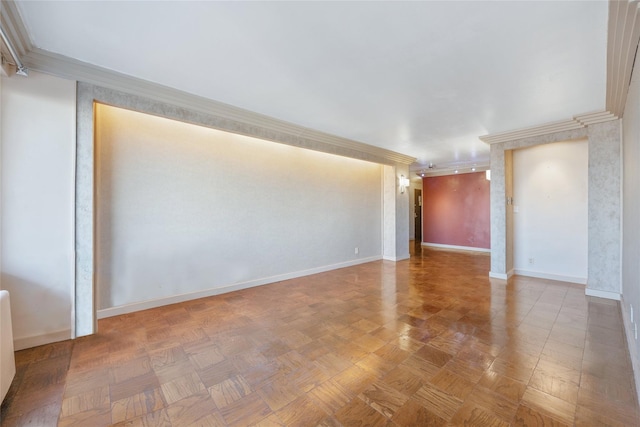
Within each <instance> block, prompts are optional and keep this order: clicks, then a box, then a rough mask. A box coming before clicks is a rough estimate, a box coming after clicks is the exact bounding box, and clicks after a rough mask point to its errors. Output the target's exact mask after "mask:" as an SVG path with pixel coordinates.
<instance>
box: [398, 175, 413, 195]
mask: <svg viewBox="0 0 640 427" xmlns="http://www.w3.org/2000/svg"><path fill="white" fill-rule="evenodd" d="M410 184H411V182H409V178H405V177H404V175H400V192H401V193H404V190H405V189H406V188H407V187H408V186H409V185H410Z"/></svg>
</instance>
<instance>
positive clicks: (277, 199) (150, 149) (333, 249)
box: [96, 105, 382, 311]
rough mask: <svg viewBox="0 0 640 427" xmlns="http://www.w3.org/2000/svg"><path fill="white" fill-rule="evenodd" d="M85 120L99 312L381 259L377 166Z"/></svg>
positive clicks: (114, 116)
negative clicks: (91, 146)
mask: <svg viewBox="0 0 640 427" xmlns="http://www.w3.org/2000/svg"><path fill="white" fill-rule="evenodd" d="M96 117H97V119H96V144H97V149H96V150H97V151H96V153H97V159H98V164H97V169H96V171H97V172H96V176H97V188H98V196H97V203H98V209H97V212H98V214H97V215H98V217H97V221H96V223H97V226H98V230H97V248H98V250H97V252H98V253H97V257H96V259H97V286H98V295H99V296H98V307H99V309H102V310H103V311H104V310H105V309H110V308H112V307H119V306H125V305H127V304H137V303H140V302H143V301H149V300H157V299H163V298H170V297H171V296H175V295H180V294H190V293H198V292H201V291H207V290H212V289H219V288H227V287H229V286H235V285H238V284H240V285H242V284H248V285H251V284H260V283H261V282H264V281H265V280H266V281H272V280H274V279H277V278H280V277H286V276H287V275H291V274H294V275H295V274H299V273H304V272H311V271H314V270H315V269H325V268H327V267H331V268H333V267H336V266H340V265H349V264H352V263H358V262H362V261H365V260H371V259H379V258H380V257H381V255H382V233H381V230H382V226H381V224H382V167H381V166H380V165H378V164H374V163H369V162H364V161H360V160H355V159H348V158H344V157H339V156H334V155H330V154H325V153H319V152H315V151H309V150H304V149H300V148H296V147H291V146H286V145H282V144H277V143H272V142H266V141H262V140H259V139H255V138H250V137H245V136H240V135H235V134H229V133H226V132H221V131H216V130H213V129H208V128H204V127H199V126H195V125H190V124H186V123H181V122H176V121H172V120H168V119H163V118H159V117H155V116H151V115H146V114H141V113H137V112H132V111H129V110H124V109H118V108H113V107H107V106H103V105H99V106H98V108H97V115H96ZM355 247H358V249H359V253H358V254H355V250H354V249H355Z"/></svg>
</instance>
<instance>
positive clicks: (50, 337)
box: [13, 329, 71, 351]
mask: <svg viewBox="0 0 640 427" xmlns="http://www.w3.org/2000/svg"><path fill="white" fill-rule="evenodd" d="M68 339H71V329H63V330H61V331H56V332H47V333H46V334H42V335H33V336H30V337H23V338H15V337H14V339H13V347H14V350H15V351H18V350H24V349H25V348H31V347H37V346H39V345H45V344H51V343H53V342H58V341H65V340H68Z"/></svg>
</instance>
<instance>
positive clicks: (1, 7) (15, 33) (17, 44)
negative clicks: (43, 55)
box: [0, 0, 33, 57]
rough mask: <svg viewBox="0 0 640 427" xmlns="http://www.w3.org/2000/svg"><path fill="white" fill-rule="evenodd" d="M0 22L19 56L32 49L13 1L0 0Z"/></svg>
mask: <svg viewBox="0 0 640 427" xmlns="http://www.w3.org/2000/svg"><path fill="white" fill-rule="evenodd" d="M0 23H1V24H2V28H4V30H5V31H6V33H7V35H8V37H9V39H10V40H11V43H12V44H13V47H14V49H15V50H16V53H17V54H18V55H19V56H20V57H22V56H24V55H26V53H27V52H29V51H30V50H31V49H33V45H32V44H31V39H30V38H29V34H28V32H27V29H26V28H25V26H24V23H23V21H22V18H21V16H20V11H19V10H18V6H17V5H16V3H15V1H11V0H0Z"/></svg>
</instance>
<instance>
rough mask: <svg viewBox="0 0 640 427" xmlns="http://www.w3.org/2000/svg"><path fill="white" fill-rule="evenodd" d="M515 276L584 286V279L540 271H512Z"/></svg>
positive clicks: (585, 279) (585, 281) (585, 280)
mask: <svg viewBox="0 0 640 427" xmlns="http://www.w3.org/2000/svg"><path fill="white" fill-rule="evenodd" d="M514 271H515V274H516V275H517V276H526V277H536V278H538V279H548V280H558V281H560V282H569V283H577V284H579V285H586V284H587V278H586V277H575V276H564V275H561V274H551V273H544V272H542V271H529V270H520V269H516V270H514Z"/></svg>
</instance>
